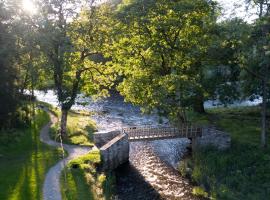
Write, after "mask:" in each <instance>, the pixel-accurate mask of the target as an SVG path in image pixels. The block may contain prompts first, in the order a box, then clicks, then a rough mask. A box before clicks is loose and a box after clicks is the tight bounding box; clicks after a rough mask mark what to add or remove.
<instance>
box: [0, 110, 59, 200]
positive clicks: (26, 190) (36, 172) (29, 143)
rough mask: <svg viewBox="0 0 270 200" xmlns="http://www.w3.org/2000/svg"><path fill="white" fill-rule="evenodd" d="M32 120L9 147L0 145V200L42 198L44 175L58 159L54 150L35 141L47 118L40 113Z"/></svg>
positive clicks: (34, 199) (36, 199) (35, 199)
mask: <svg viewBox="0 0 270 200" xmlns="http://www.w3.org/2000/svg"><path fill="white" fill-rule="evenodd" d="M35 120H36V123H35V124H32V125H31V127H29V128H25V129H23V130H20V131H21V132H22V134H20V137H19V138H18V139H17V140H16V141H14V142H13V143H12V144H9V145H6V146H5V147H3V146H2V145H1V148H0V154H2V157H0V171H1V173H0V199H7V200H9V199H14V200H16V199H18V200H19V199H27V200H38V199H42V184H43V181H44V178H45V174H46V172H47V170H48V169H49V168H50V167H51V166H52V165H53V164H54V163H56V161H57V160H58V151H57V150H55V149H51V148H50V147H48V146H47V145H45V144H41V143H40V141H39V130H40V127H41V126H42V125H44V124H45V123H46V122H47V121H48V116H47V115H46V114H45V113H43V112H40V113H38V114H37V116H36V119H35ZM10 136H11V137H12V135H10ZM0 142H1V143H2V142H4V141H2V140H1V141H0Z"/></svg>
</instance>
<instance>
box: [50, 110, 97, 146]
mask: <svg viewBox="0 0 270 200" xmlns="http://www.w3.org/2000/svg"><path fill="white" fill-rule="evenodd" d="M53 111H54V113H56V114H57V116H58V118H60V116H61V115H60V111H59V110H57V109H53ZM58 129H59V123H57V124H56V125H55V126H54V127H52V128H51V137H52V138H53V139H58V137H57V130H58ZM95 131H96V125H95V123H94V122H93V120H91V113H89V112H86V111H70V112H69V114H68V119H67V137H66V138H64V139H63V142H64V143H66V144H76V145H83V146H93V145H94V144H93V134H94V132H95Z"/></svg>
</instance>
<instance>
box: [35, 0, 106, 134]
mask: <svg viewBox="0 0 270 200" xmlns="http://www.w3.org/2000/svg"><path fill="white" fill-rule="evenodd" d="M81 3H82V1H81V2H78V4H76V3H74V2H73V1H70V0H55V1H53V2H51V1H41V2H40V4H41V5H42V7H41V10H42V19H41V23H40V24H39V27H40V46H41V50H42V51H43V53H44V55H45V56H46V58H47V62H48V67H49V68H48V69H47V70H48V72H49V73H48V76H49V75H50V74H53V76H52V78H53V80H54V89H55V91H56V94H57V97H58V101H59V103H60V106H61V113H62V116H61V127H60V133H61V135H62V136H64V137H65V136H66V123H67V115H68V111H69V110H70V109H71V107H72V105H74V104H75V100H76V97H77V94H78V93H79V92H81V91H84V92H85V94H87V95H94V94H99V95H107V92H106V91H107V90H106V86H107V85H108V81H107V78H106V76H105V74H106V65H105V63H104V62H102V61H104V59H103V60H97V59H95V58H96V57H97V55H99V56H101V55H102V50H103V49H102V48H103V42H106V40H107V39H106V37H107V35H106V22H105V20H106V17H105V14H106V12H107V11H108V9H109V7H108V5H107V4H97V3H96V2H95V1H91V2H90V4H87V6H85V7H84V9H82V10H81V11H80V10H78V9H79V7H80V5H81ZM78 12H79V13H78Z"/></svg>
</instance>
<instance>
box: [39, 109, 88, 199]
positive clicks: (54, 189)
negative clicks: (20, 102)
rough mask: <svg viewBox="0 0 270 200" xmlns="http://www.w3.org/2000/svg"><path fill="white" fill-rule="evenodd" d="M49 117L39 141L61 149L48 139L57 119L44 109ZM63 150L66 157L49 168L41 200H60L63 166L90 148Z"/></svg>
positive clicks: (56, 143)
mask: <svg viewBox="0 0 270 200" xmlns="http://www.w3.org/2000/svg"><path fill="white" fill-rule="evenodd" d="M45 111H47V112H48V113H49V115H50V118H51V121H50V122H49V123H48V124H47V125H45V126H44V127H43V128H42V130H41V132H40V140H41V141H42V142H44V143H46V144H48V145H50V146H54V147H61V144H60V143H58V142H55V141H53V140H51V139H50V136H49V130H50V127H51V125H53V124H54V123H56V122H57V118H56V117H55V116H54V115H53V114H51V113H50V112H49V111H48V110H47V109H45ZM63 147H64V149H65V150H66V151H67V152H68V157H66V158H65V159H63V160H61V161H59V162H58V163H57V164H56V165H54V166H53V167H51V168H50V170H49V171H48V172H47V174H46V177H45V181H44V184H43V188H42V191H43V200H61V199H62V197H61V191H60V175H61V171H62V170H63V169H64V166H65V164H66V163H67V162H68V161H70V160H72V159H74V158H76V157H79V156H81V155H84V154H86V153H88V152H89V151H90V150H91V148H90V147H81V146H77V145H67V144H63Z"/></svg>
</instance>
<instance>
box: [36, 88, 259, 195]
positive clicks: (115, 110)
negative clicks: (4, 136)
mask: <svg viewBox="0 0 270 200" xmlns="http://www.w3.org/2000/svg"><path fill="white" fill-rule="evenodd" d="M35 94H36V96H37V99H38V100H40V101H44V102H47V103H50V104H53V105H55V106H57V105H58V102H57V99H56V96H55V94H54V93H53V91H48V92H47V93H44V92H39V91H36V92H35ZM85 103H89V104H88V105H86V106H82V104H85ZM256 103H257V104H258V103H260V100H258V101H257V102H256ZM256 103H255V104H256ZM237 104H238V105H253V104H254V102H250V101H245V102H240V103H239V102H238V103H237ZM205 106H206V107H208V108H209V107H216V106H218V103H217V102H205ZM72 109H74V110H86V111H91V112H93V113H94V114H93V115H92V116H91V118H92V119H93V120H94V121H95V122H96V124H97V128H98V131H100V132H103V131H112V130H117V129H121V128H122V127H126V126H140V125H151V126H158V125H160V123H161V125H168V124H169V122H168V120H167V119H165V118H160V117H158V116H157V115H146V114H142V113H141V112H140V109H139V108H138V107H136V106H133V105H131V104H128V103H125V102H124V101H123V98H122V97H120V96H118V95H113V96H112V97H111V98H108V99H105V100H100V101H97V102H94V101H92V100H91V99H90V98H86V97H83V96H82V95H80V96H79V97H78V98H77V103H76V105H74V106H73V107H72ZM188 146H189V140H188V139H166V140H156V141H148V142H131V143H130V160H129V163H127V164H124V165H122V166H120V167H119V168H118V169H117V170H116V179H117V181H116V182H117V186H116V187H117V195H116V199H119V200H120V199H121V200H155V199H156V200H158V199H168V200H174V199H181V200H185V199H198V198H197V197H194V196H193V195H192V192H191V191H192V186H191V184H190V183H189V182H188V181H187V180H186V179H184V178H183V177H181V176H180V174H179V173H178V171H177V170H176V168H177V165H178V162H179V161H180V160H181V158H182V157H183V155H184V154H185V153H187V147H188Z"/></svg>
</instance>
